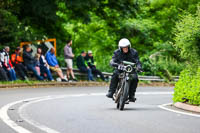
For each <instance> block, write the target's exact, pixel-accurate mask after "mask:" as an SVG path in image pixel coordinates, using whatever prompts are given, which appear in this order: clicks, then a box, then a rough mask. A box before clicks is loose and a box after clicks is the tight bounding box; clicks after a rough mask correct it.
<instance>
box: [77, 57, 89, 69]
mask: <svg viewBox="0 0 200 133" xmlns="http://www.w3.org/2000/svg"><path fill="white" fill-rule="evenodd" d="M76 65H77V67H78V68H79V69H80V68H81V67H85V68H87V64H86V62H85V59H84V57H83V56H81V55H79V56H78V57H77V59H76Z"/></svg>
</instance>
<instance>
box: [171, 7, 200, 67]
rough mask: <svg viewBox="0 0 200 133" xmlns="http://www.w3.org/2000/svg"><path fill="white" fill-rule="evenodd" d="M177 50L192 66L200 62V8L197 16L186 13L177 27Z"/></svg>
mask: <svg viewBox="0 0 200 133" xmlns="http://www.w3.org/2000/svg"><path fill="white" fill-rule="evenodd" d="M174 40H175V44H174V46H175V48H176V49H177V50H178V51H179V52H180V55H181V57H182V58H184V59H186V60H188V62H189V63H190V65H193V66H198V65H199V62H200V45H199V44H200V43H199V42H200V6H199V8H198V10H197V13H196V14H195V15H192V14H189V13H186V15H183V16H182V20H181V21H179V22H178V23H176V27H175V38H174Z"/></svg>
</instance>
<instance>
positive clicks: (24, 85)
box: [0, 81, 174, 90]
mask: <svg viewBox="0 0 200 133" xmlns="http://www.w3.org/2000/svg"><path fill="white" fill-rule="evenodd" d="M109 84H110V83H109V82H88V81H79V82H56V81H54V82H42V83H10V84H0V90H2V89H6V88H28V87H32V88H39V87H76V86H78V87H80V86H84V87H86V86H109ZM138 86H169V87H172V86H174V84H168V83H157V82H153V83H139V84H138Z"/></svg>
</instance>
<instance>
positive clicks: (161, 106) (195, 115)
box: [158, 103, 200, 117]
mask: <svg viewBox="0 0 200 133" xmlns="http://www.w3.org/2000/svg"><path fill="white" fill-rule="evenodd" d="M171 104H172V103H167V104H162V105H159V106H158V107H159V108H161V109H164V110H167V111H171V112H174V113H178V114H183V115H189V116H193V117H200V115H197V114H191V113H186V112H182V111H178V110H173V109H169V108H167V107H166V106H169V105H171Z"/></svg>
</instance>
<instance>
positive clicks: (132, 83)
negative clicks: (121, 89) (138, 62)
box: [108, 70, 138, 97]
mask: <svg viewBox="0 0 200 133" xmlns="http://www.w3.org/2000/svg"><path fill="white" fill-rule="evenodd" d="M119 74H120V71H119V70H115V71H114V73H113V75H112V79H111V82H110V87H109V90H108V91H109V92H112V93H114V92H115V90H116V88H117V84H118V82H119ZM129 80H130V88H129V97H130V96H135V92H136V88H137V85H138V75H137V73H131V78H130V79H129Z"/></svg>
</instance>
